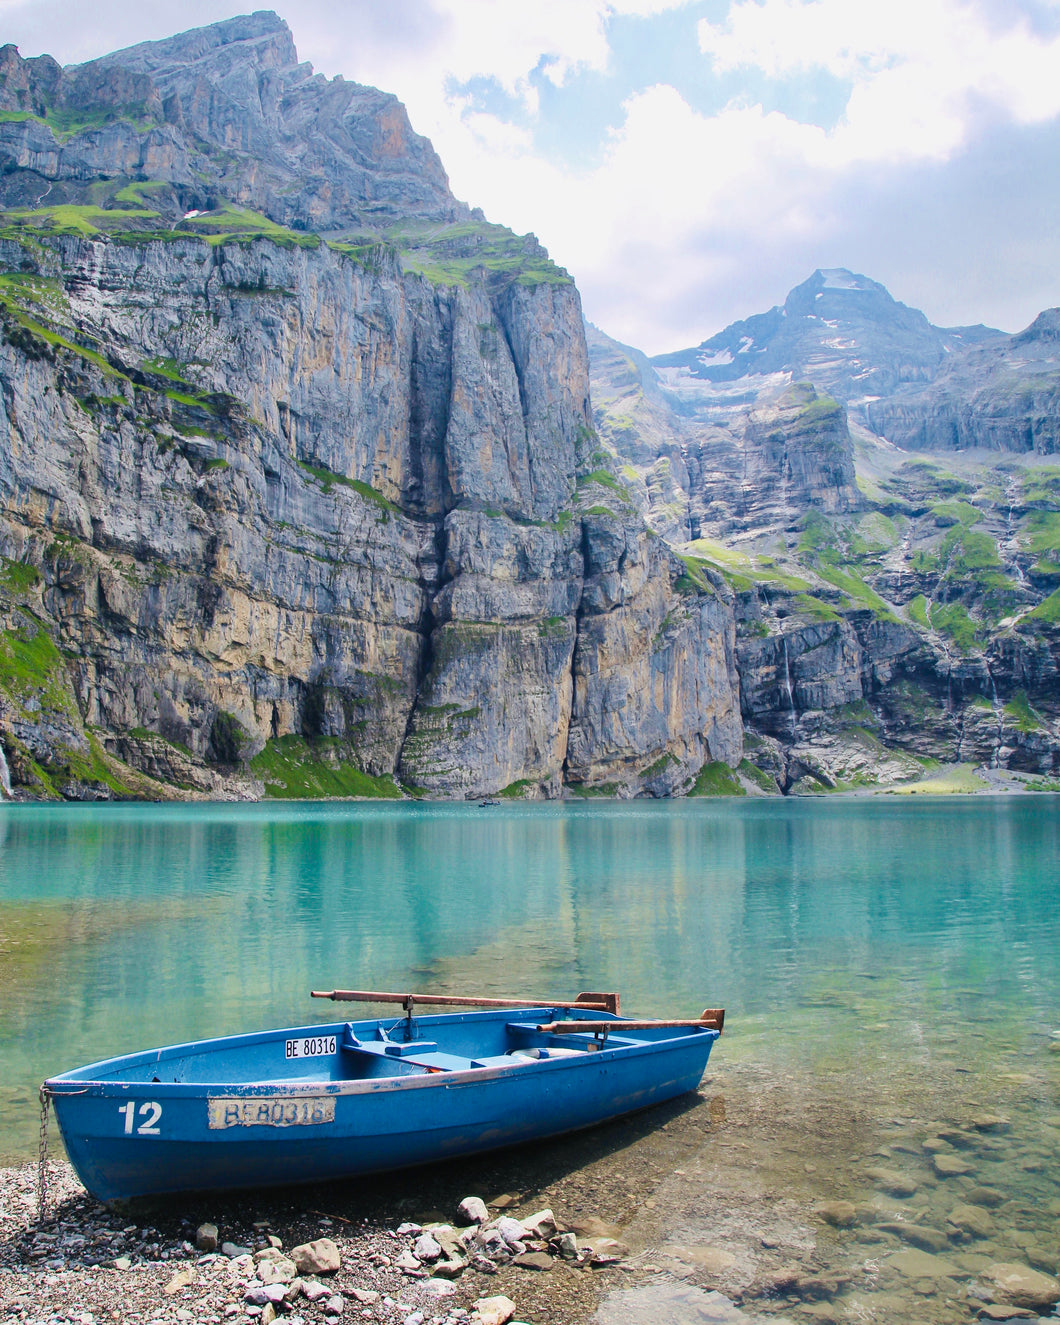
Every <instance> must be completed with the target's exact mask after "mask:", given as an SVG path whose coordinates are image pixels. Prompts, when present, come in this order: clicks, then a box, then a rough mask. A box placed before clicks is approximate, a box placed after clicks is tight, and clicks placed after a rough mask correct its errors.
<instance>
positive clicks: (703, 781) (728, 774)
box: [688, 760, 747, 796]
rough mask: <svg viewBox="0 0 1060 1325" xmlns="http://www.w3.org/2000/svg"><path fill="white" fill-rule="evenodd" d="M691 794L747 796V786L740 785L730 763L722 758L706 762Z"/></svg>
mask: <svg viewBox="0 0 1060 1325" xmlns="http://www.w3.org/2000/svg"><path fill="white" fill-rule="evenodd" d="M688 794H689V796H746V795H747V788H746V787H743V786H741V785H740V779H739V778H738V777H737V776H736V774H735V773H734V772H733V770H732V769H731V768H730V767H729V765H728V764H723V763H722V762H721V761H720V760H714V761H713V762H712V763H709V764H704V765H703V767H702V768H701V769H700V770H699V773H698V775H697V776H696V780H695V782H694V783H693V784H692V790H691V791H690V792H689V793H688Z"/></svg>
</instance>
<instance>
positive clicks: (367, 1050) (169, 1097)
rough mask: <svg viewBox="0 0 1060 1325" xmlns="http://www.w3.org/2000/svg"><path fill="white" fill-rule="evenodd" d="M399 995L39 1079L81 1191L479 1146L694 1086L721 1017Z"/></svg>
mask: <svg viewBox="0 0 1060 1325" xmlns="http://www.w3.org/2000/svg"><path fill="white" fill-rule="evenodd" d="M323 996H324V997H332V995H330V994H329V995H323ZM334 996H335V997H340V998H341V997H355V996H356V995H353V994H350V995H345V994H344V993H343V992H342V991H338V992H337V993H336V994H335V995H334ZM395 997H398V996H395ZM417 997H420V996H417ZM596 997H602V996H596ZM612 997H614V999H615V1001H614V1005H613V1006H615V1007H616V1008H617V997H616V996H612ZM405 1001H406V1006H407V1015H405V1016H404V1017H401V1018H400V1019H398V1020H397V1021H395V1020H394V1018H393V1016H391V1017H389V1018H383V1019H378V1018H377V1019H374V1020H367V1021H347V1022H337V1023H334V1024H331V1025H323V1026H322V1025H312V1026H298V1027H294V1028H291V1029H285V1030H272V1031H262V1032H258V1033H256V1034H250V1035H235V1036H226V1037H224V1038H221V1039H214V1040H200V1041H197V1042H195V1043H192V1044H180V1045H174V1046H171V1047H169V1048H164V1049H152V1050H149V1051H146V1052H142V1053H134V1054H126V1055H124V1056H123V1057H120V1058H110V1059H107V1060H106V1061H104V1062H100V1063H92V1064H90V1065H89V1066H88V1067H82V1068H78V1069H77V1070H75V1071H73V1072H66V1073H64V1074H63V1075H61V1076H56V1077H52V1078H51V1079H50V1080H48V1081H46V1082H45V1083H44V1086H43V1090H44V1091H45V1093H46V1094H47V1095H48V1096H49V1097H50V1098H51V1100H52V1102H53V1104H54V1108H55V1113H56V1117H57V1120H58V1123H59V1127H60V1130H61V1132H62V1136H63V1141H64V1143H65V1145H66V1151H67V1154H68V1155H69V1157H70V1161H71V1163H72V1164H73V1166H74V1168H75V1169H76V1171H77V1174H78V1177H79V1178H80V1179H81V1181H82V1182H83V1183H84V1185H85V1187H86V1188H87V1189H88V1191H89V1192H90V1193H91V1194H92V1195H93V1196H94V1197H95V1198H96V1199H97V1200H99V1201H104V1202H109V1201H118V1200H128V1199H131V1198H133V1197H142V1196H159V1195H163V1194H166V1193H175V1192H189V1191H217V1190H227V1189H238V1188H249V1187H273V1186H282V1185H285V1184H291V1183H310V1182H320V1181H325V1180H332V1179H336V1178H348V1177H355V1176H358V1175H360V1174H367V1173H374V1172H379V1171H383V1170H389V1169H399V1168H406V1167H409V1166H411V1165H416V1164H424V1163H430V1162H433V1161H436V1160H442V1159H447V1158H450V1157H453V1156H458V1155H466V1154H472V1153H474V1152H477V1151H484V1150H493V1149H497V1148H499V1147H502V1146H511V1145H515V1144H518V1143H521V1142H526V1141H533V1140H536V1139H538V1138H541V1137H548V1136H554V1135H556V1134H558V1133H561V1132H568V1131H572V1130H574V1129H576V1128H582V1127H589V1126H592V1125H593V1124H595V1123H599V1122H602V1121H604V1120H605V1119H608V1118H613V1117H617V1116H618V1115H620V1114H624V1113H629V1112H631V1111H632V1110H635V1109H643V1108H645V1107H647V1106H649V1105H652V1104H658V1103H660V1102H661V1101H663V1100H668V1099H671V1098H673V1097H674V1096H676V1095H680V1094H683V1093H684V1092H686V1091H691V1090H694V1089H695V1088H696V1086H697V1085H698V1084H699V1081H700V1078H701V1077H702V1075H703V1071H704V1069H705V1067H706V1064H707V1059H708V1058H709V1056H710V1051H711V1048H712V1047H713V1044H714V1041H715V1040H716V1039H717V1037H718V1034H719V1032H720V1027H721V1014H718V1013H710V1014H704V1016H703V1018H700V1019H699V1020H698V1021H695V1022H669V1023H668V1022H647V1021H634V1020H631V1019H629V1018H623V1017H620V1016H618V1015H615V1014H614V1013H610V1012H603V1011H600V1010H599V1008H600V1004H599V1003H597V1004H596V1005H595V1006H594V1004H593V1002H592V1001H591V999H590V1000H583V1002H582V1003H580V1004H579V1003H578V1002H574V1003H570V1004H553V1005H552V1006H549V1005H547V1004H543V1005H538V1006H530V1007H527V1006H519V1005H513V1004H511V1003H506V1004H505V1005H504V1006H503V1007H497V1008H495V1007H491V1008H490V1009H489V1010H488V1011H476V1012H458V1013H447V1014H442V1015H429V1016H418V1015H416V1016H413V1009H412V1005H411V1001H409V1000H405ZM421 1001H422V1000H421ZM428 1001H430V1000H428ZM439 1001H445V1002H462V1001H465V1000H455V999H445V1000H439ZM467 1001H471V1000H467ZM483 1001H486V1000H475V1002H483ZM586 1002H588V1006H586Z"/></svg>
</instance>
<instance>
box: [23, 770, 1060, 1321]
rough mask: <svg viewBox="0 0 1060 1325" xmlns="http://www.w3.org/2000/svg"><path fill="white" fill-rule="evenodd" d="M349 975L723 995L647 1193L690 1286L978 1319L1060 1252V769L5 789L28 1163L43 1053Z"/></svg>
mask: <svg viewBox="0 0 1060 1325" xmlns="http://www.w3.org/2000/svg"><path fill="white" fill-rule="evenodd" d="M333 986H340V987H341V986H345V987H367V988H393V989H406V988H410V987H412V988H419V989H423V990H448V991H453V990H463V991H466V992H473V993H482V994H499V995H504V994H511V995H513V996H532V997H537V996H539V995H540V996H541V997H542V998H553V997H561V996H569V995H572V994H574V993H577V992H578V991H579V990H581V989H611V988H616V989H619V990H620V991H621V994H622V1001H623V1010H624V1011H628V1012H635V1013H637V1014H642V1015H647V1016H653V1015H658V1016H672V1015H681V1016H691V1015H695V1014H697V1013H698V1012H699V1011H700V1010H701V1009H702V1008H703V1007H705V1006H721V1005H724V1006H725V1007H726V1009H727V1018H728V1019H727V1021H726V1032H725V1035H724V1036H723V1037H722V1039H721V1040H720V1041H719V1043H718V1045H717V1047H716V1049H715V1053H714V1057H713V1058H712V1060H711V1064H710V1071H709V1072H708V1077H707V1080H706V1081H705V1083H704V1086H703V1088H702V1091H701V1094H702V1096H703V1108H704V1109H707V1108H708V1106H709V1118H710V1120H712V1122H713V1124H714V1125H713V1126H712V1127H710V1126H708V1127H707V1128H706V1130H702V1131H700V1132H697V1133H696V1135H697V1136H698V1137H699V1138H700V1140H699V1141H698V1142H697V1143H696V1145H695V1146H693V1147H691V1148H689V1146H687V1145H686V1146H684V1148H683V1149H682V1152H681V1158H680V1159H679V1160H675V1167H674V1169H673V1173H672V1174H671V1175H670V1177H669V1178H668V1179H667V1181H666V1183H664V1184H662V1186H660V1188H659V1190H657V1191H655V1192H654V1193H653V1196H652V1199H651V1201H650V1204H649V1203H647V1202H641V1204H640V1205H637V1204H636V1203H634V1204H632V1205H631V1206H630V1209H629V1210H628V1211H627V1212H626V1217H625V1218H624V1228H625V1231H626V1234H627V1240H628V1241H629V1242H630V1244H631V1245H632V1246H633V1247H634V1249H635V1250H636V1249H638V1248H641V1247H642V1248H644V1252H643V1256H644V1257H648V1258H649V1259H650V1260H651V1263H652V1266H654V1267H655V1269H656V1270H657V1271H658V1272H659V1281H658V1282H659V1284H660V1285H662V1284H663V1281H664V1280H665V1282H667V1283H671V1282H680V1285H681V1289H680V1292H681V1294H682V1295H684V1297H687V1295H688V1294H693V1295H694V1294H695V1293H696V1292H698V1291H700V1290H702V1289H703V1288H706V1287H719V1288H721V1289H722V1290H723V1291H726V1292H728V1293H729V1294H730V1295H731V1296H735V1297H741V1296H742V1300H743V1301H744V1302H745V1303H747V1302H749V1301H750V1302H753V1303H754V1307H753V1309H754V1311H755V1312H784V1313H788V1314H790V1316H791V1318H792V1319H809V1318H813V1319H818V1320H822V1321H828V1320H831V1319H835V1320H842V1319H847V1318H850V1319H864V1320H873V1319H879V1320H890V1319H893V1320H899V1319H903V1318H904V1319H909V1318H910V1316H909V1309H910V1308H909V1303H910V1302H911V1301H915V1302H917V1303H918V1304H919V1305H918V1308H917V1311H918V1313H919V1314H918V1316H917V1318H924V1319H932V1320H935V1319H937V1320H939V1321H948V1320H951V1319H952V1320H968V1319H970V1318H971V1316H973V1315H974V1311H972V1312H970V1310H969V1302H971V1303H972V1304H973V1305H974V1302H975V1298H974V1294H975V1292H977V1291H978V1284H979V1281H978V1280H977V1279H976V1276H977V1275H981V1274H982V1272H984V1271H985V1270H987V1268H988V1266H989V1264H991V1263H993V1262H995V1261H1005V1262H1015V1263H1019V1264H1023V1265H1027V1266H1030V1267H1032V1268H1034V1267H1037V1268H1038V1269H1039V1270H1047V1271H1048V1272H1049V1273H1052V1274H1055V1273H1056V1270H1057V1260H1058V1258H1060V1237H1058V1235H1057V1225H1058V1222H1060V1218H1058V1217H1060V1181H1058V1176H1060V1052H1058V1050H1060V801H1058V800H1057V799H1056V798H1053V797H1044V796H1043V797H1030V796H1027V797H1011V798H1001V797H998V798H975V799H972V798H968V799H964V798H961V799H956V798H948V799H932V798H928V797H924V798H923V799H922V800H918V801H916V802H912V801H910V800H908V799H905V798H903V800H902V802H901V803H900V804H895V803H894V802H891V801H888V800H887V799H885V798H874V799H865V800H841V801H840V800H813V801H795V800H788V801H776V800H770V801H766V800H746V801H725V802H715V801H689V802H681V801H677V802H657V803H655V802H653V803H642V802H637V803H632V804H631V803H618V804H612V803H605V804H591V805H586V804H562V805H511V806H509V805H503V806H498V807H493V808H479V807H477V806H463V805H461V806H449V805H408V804H400V805H392V804H386V805H374V804H341V805H312V806H290V805H272V804H270V805H252V806H243V805H240V806H230V805H195V806H161V807H159V806H92V807H85V808H80V807H70V806H63V807H52V806H48V807H33V806H8V805H5V806H2V807H0V1156H2V1158H3V1160H6V1161H7V1162H15V1161H20V1160H24V1159H27V1158H30V1157H31V1156H32V1154H33V1153H34V1150H35V1144H36V1135H37V1120H36V1086H37V1084H38V1083H39V1082H40V1081H41V1079H42V1078H44V1077H45V1076H47V1075H49V1074H52V1073H55V1072H58V1071H62V1070H65V1069H68V1068H71V1067H74V1066H77V1065H79V1064H81V1063H85V1062H89V1061H91V1060H93V1059H95V1058H100V1057H104V1056H109V1055H111V1054H116V1053H121V1052H124V1051H127V1050H133V1049H138V1048H146V1047H150V1046H153V1045H156V1044H165V1043H173V1042H178V1041H181V1040H185V1039H194V1038H200V1037H204V1036H209V1035H216V1034H223V1033H229V1032H237V1031H244V1030H252V1029H257V1028H261V1027H267V1026H272V1025H284V1024H298V1023H305V1022H311V1021H326V1020H334V1019H335V1017H336V1013H335V1009H334V1005H332V1004H330V1003H319V1002H314V1001H311V1000H310V999H309V996H308V995H309V990H310V989H311V988H331V987H333ZM704 1116H706V1115H704ZM940 1156H941V1157H942V1161H943V1162H942V1163H941V1164H940V1163H939V1162H938V1160H939V1157H940ZM678 1164H679V1165H680V1167H677V1165H678ZM940 1170H941V1171H940ZM950 1170H952V1171H950ZM836 1200H849V1201H850V1202H852V1203H853V1204H854V1205H855V1206H856V1209H857V1220H856V1223H855V1224H854V1225H852V1226H850V1227H840V1228H834V1227H832V1226H831V1225H830V1224H828V1223H825V1222H822V1220H821V1218H820V1216H819V1215H816V1214H815V1213H814V1211H815V1209H816V1208H817V1207H819V1206H820V1204H821V1203H822V1202H828V1201H836ZM969 1206H970V1207H973V1211H972V1214H971V1215H965V1216H964V1222H965V1224H967V1225H969V1226H970V1227H968V1228H965V1227H962V1226H961V1210H962V1209H964V1208H965V1207H969ZM955 1212H956V1214H957V1216H958V1218H957V1221H956V1222H954V1220H953V1218H952V1216H953V1215H954V1213H955ZM976 1212H980V1213H981V1215H982V1217H981V1218H980V1215H979V1214H977V1213H976ZM972 1226H974V1227H972ZM923 1229H927V1230H928V1233H927V1234H924V1235H923V1236H920V1230H923ZM940 1239H941V1240H940ZM719 1249H720V1250H722V1251H723V1252H724V1256H723V1257H721V1258H720V1259H719V1257H718V1256H717V1255H714V1253H715V1252H717V1251H718V1250H719ZM712 1256H713V1259H712ZM725 1257H727V1258H728V1260H727V1261H726V1259H725ZM642 1260H643V1257H642ZM730 1262H731V1263H730ZM792 1264H794V1265H795V1266H796V1268H798V1267H801V1269H800V1274H801V1280H800V1279H799V1278H798V1276H797V1277H796V1281H795V1282H794V1283H793V1284H787V1285H785V1282H784V1274H785V1273H786V1271H787V1269H788V1268H790V1266H791V1265H792ZM815 1267H816V1268H817V1270H819V1271H820V1275H821V1276H823V1278H822V1285H823V1286H822V1287H821V1288H820V1291H819V1292H817V1291H816V1290H814V1291H808V1290H807V1288H806V1283H805V1282H802V1281H805V1280H807V1277H808V1276H809V1274H810V1272H811V1271H812V1270H814V1268H815ZM650 1268H651V1267H649V1269H650ZM771 1275H772V1276H773V1280H774V1281H775V1283H774V1287H773V1288H772V1289H770V1288H769V1286H768V1281H769V1280H770V1276H771ZM829 1276H831V1278H829ZM764 1284H765V1285H766V1287H763V1285H764ZM640 1291H647V1290H640ZM653 1291H655V1290H653ZM658 1291H664V1290H663V1289H662V1288H660V1289H659V1290H658ZM969 1292H971V1293H972V1297H971V1298H969ZM684 1297H681V1301H684ZM631 1300H632V1299H631ZM689 1301H693V1299H692V1298H690V1299H689ZM704 1301H706V1299H704ZM677 1303H678V1298H677V1297H675V1298H673V1305H672V1307H671V1318H672V1319H674V1320H678V1319H687V1320H689V1321H693V1320H699V1319H701V1318H702V1319H704V1320H705V1319H707V1316H706V1315H704V1316H702V1317H700V1316H697V1315H696V1314H695V1311H696V1310H697V1308H696V1307H695V1305H694V1301H693V1305H691V1306H688V1305H687V1304H686V1305H685V1306H679V1305H677ZM706 1309H707V1308H706V1307H704V1308H703V1310H704V1311H705V1310H706ZM611 1310H612V1315H610V1316H607V1317H606V1319H608V1320H612V1319H613V1320H615V1321H619V1320H625V1319H629V1320H633V1319H634V1318H635V1316H630V1315H627V1316H623V1315H622V1308H621V1307H614V1308H611ZM653 1310H654V1308H653ZM615 1313H617V1314H615ZM682 1313H684V1314H682ZM829 1313H831V1314H829ZM602 1319H603V1317H602Z"/></svg>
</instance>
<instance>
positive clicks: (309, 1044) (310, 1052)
mask: <svg viewBox="0 0 1060 1325" xmlns="http://www.w3.org/2000/svg"><path fill="white" fill-rule="evenodd" d="M285 1045H286V1047H285V1050H284V1057H286V1058H326V1057H327V1056H328V1054H333V1053H334V1052H335V1047H336V1040H335V1037H334V1035H310V1036H307V1037H306V1038H305V1039H304V1040H287V1041H285Z"/></svg>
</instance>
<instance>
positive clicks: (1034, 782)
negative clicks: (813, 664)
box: [0, 764, 1060, 808]
mask: <svg viewBox="0 0 1060 1325" xmlns="http://www.w3.org/2000/svg"><path fill="white" fill-rule="evenodd" d="M977 784H978V785H977ZM734 785H735V784H734ZM742 785H743V788H744V789H743V790H742V791H731V792H700V793H697V794H689V795H686V796H630V797H626V796H614V795H605V794H600V793H597V792H590V793H589V794H578V793H576V792H567V791H566V790H565V792H564V794H563V795H561V796H556V797H553V798H550V797H527V796H501V795H498V794H497V793H482V794H477V795H474V796H468V797H466V798H464V799H463V800H457V799H455V798H453V797H431V796H400V797H391V796H384V797H380V796H321V797H288V796H259V797H248V796H239V795H233V796H231V797H227V796H210V797H206V796H196V797H191V798H188V799H176V798H174V799H167V800H157V799H148V798H138V797H120V798H114V799H109V800H101V801H93V802H91V803H92V804H96V805H108V806H113V805H275V806H283V805H386V804H390V805H470V806H476V805H477V806H478V807H480V808H485V807H489V808H499V807H501V806H512V805H592V804H605V805H628V804H631V803H633V802H640V803H649V802H653V801H660V802H680V801H700V800H703V801H733V800H773V801H787V800H794V801H799V800H835V799H843V800H855V799H857V800H864V799H867V798H872V797H877V796H910V795H913V796H915V795H921V796H935V797H950V796H977V797H981V796H1056V795H1060V777H1049V776H1047V775H1045V774H1041V773H1024V772H1013V771H1011V770H1009V769H996V768H987V767H986V766H984V765H981V764H980V765H976V764H942V765H940V766H939V767H938V768H937V769H934V770H932V771H930V772H927V773H926V775H925V776H924V777H922V778H917V779H915V780H910V781H905V782H888V783H867V784H864V785H851V784H845V785H844V784H840V785H837V786H835V787H825V786H822V787H821V788H820V789H819V790H816V789H815V790H803V791H798V792H788V793H784V792H776V793H771V792H764V791H762V790H761V789H760V788H757V787H755V786H754V784H753V783H748V782H747V781H744V782H743V784H742ZM86 803H87V802H85V801H81V800H73V799H72V800H58V801H57V800H52V799H36V798H29V797H20V796H12V797H10V798H8V797H4V796H0V806H5V805H51V806H60V805H85V804H86Z"/></svg>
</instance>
